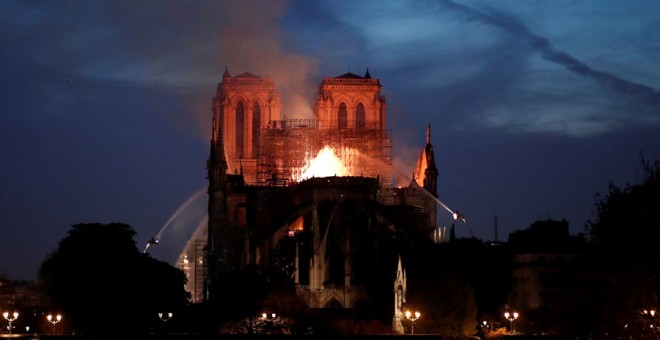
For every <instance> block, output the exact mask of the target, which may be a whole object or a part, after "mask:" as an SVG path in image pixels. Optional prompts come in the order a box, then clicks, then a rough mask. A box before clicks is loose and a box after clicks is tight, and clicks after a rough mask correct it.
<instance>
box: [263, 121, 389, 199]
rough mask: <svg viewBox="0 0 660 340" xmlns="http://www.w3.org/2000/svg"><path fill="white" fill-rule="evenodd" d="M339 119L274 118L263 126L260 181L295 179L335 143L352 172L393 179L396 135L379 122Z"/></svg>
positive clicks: (281, 182) (274, 182)
mask: <svg viewBox="0 0 660 340" xmlns="http://www.w3.org/2000/svg"><path fill="white" fill-rule="evenodd" d="M336 125H337V124H336V122H332V121H319V120H312V119H309V120H301V119H298V120H284V121H272V122H270V124H268V126H267V127H265V128H262V129H261V130H260V148H259V155H258V159H257V182H258V183H257V184H258V185H275V186H287V185H289V184H291V183H294V182H295V181H296V179H298V178H299V177H300V175H302V172H303V171H304V170H305V169H306V168H307V166H309V161H311V160H312V159H314V158H315V157H316V156H317V154H318V153H319V151H320V150H321V149H323V148H324V147H326V146H328V147H331V148H332V149H333V150H334V152H335V154H336V156H337V157H338V158H339V159H340V160H341V161H342V163H343V165H344V166H345V167H346V168H347V169H348V170H349V172H350V174H349V175H350V176H364V177H373V178H376V177H378V178H379V180H380V183H381V185H382V186H383V187H389V186H391V183H392V175H391V167H392V139H391V137H390V135H389V133H387V132H386V131H385V130H383V129H382V128H381V127H380V126H377V124H370V123H369V122H363V124H361V126H359V127H357V126H356V125H355V124H351V122H349V123H348V126H353V127H354V128H353V127H352V128H346V129H339V128H337V127H336Z"/></svg>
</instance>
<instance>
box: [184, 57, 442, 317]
mask: <svg viewBox="0 0 660 340" xmlns="http://www.w3.org/2000/svg"><path fill="white" fill-rule="evenodd" d="M381 89H382V85H381V83H380V80H379V79H376V78H372V77H371V75H370V73H369V71H368V70H367V71H366V73H365V74H364V75H363V76H360V75H356V74H353V73H350V72H349V73H346V74H343V75H341V76H338V77H333V78H325V79H323V81H322V82H321V84H320V85H319V89H318V97H317V99H316V101H315V104H314V107H313V112H314V118H313V119H293V118H287V117H289V116H294V113H286V112H281V111H280V110H281V101H280V94H279V93H278V91H277V88H276V87H275V83H274V81H273V80H272V79H269V78H266V77H259V76H257V75H254V74H251V73H248V72H245V73H241V74H238V75H236V76H232V75H231V74H230V72H229V70H225V72H224V74H223V76H222V81H221V82H220V83H219V84H218V87H217V92H216V95H215V98H214V99H213V107H212V113H213V120H212V137H211V145H210V156H209V159H208V162H207V170H208V181H209V185H208V229H207V232H206V239H202V240H198V241H197V243H193V244H197V245H196V246H195V247H192V249H188V250H186V253H185V256H186V258H188V257H190V258H195V259H197V260H196V261H192V262H188V261H187V260H186V264H188V267H187V272H186V273H187V274H188V275H189V285H190V289H189V290H192V291H191V292H192V295H193V300H197V301H201V300H208V301H212V300H214V299H219V298H220V295H222V294H224V293H223V292H222V291H221V289H220V288H219V287H220V286H221V283H222V282H223V280H226V278H228V277H230V276H231V275H232V274H233V273H238V272H240V271H242V270H245V269H246V268H260V270H263V271H265V272H277V273H281V274H282V275H283V276H285V277H287V278H288V279H289V280H290V281H291V286H292V287H294V288H295V294H296V295H297V296H298V297H299V298H301V299H302V300H303V301H304V302H305V303H306V304H307V306H308V307H309V308H320V309H323V308H343V309H350V308H355V307H356V306H359V305H360V304H362V303H368V301H369V300H370V298H372V291H371V290H373V287H377V286H378V285H385V286H387V287H390V288H389V289H390V292H391V284H392V280H395V279H396V280H398V281H397V282H398V283H395V290H396V289H397V287H398V289H399V290H401V287H402V285H403V287H404V288H403V289H405V283H402V281H401V280H402V279H403V278H402V277H401V275H402V274H401V260H400V258H399V263H398V266H399V269H398V272H397V256H398V254H397V253H396V247H395V246H392V244H393V243H392V241H391V240H392V239H395V238H396V237H398V236H397V235H402V234H411V235H420V236H421V237H425V238H427V239H431V240H433V241H435V242H442V241H443V240H444V238H445V233H444V230H442V229H441V228H438V226H437V225H436V224H437V222H436V201H435V198H436V197H437V176H438V170H437V168H436V164H435V158H434V153H433V147H432V145H431V133H430V126H429V127H428V128H427V130H426V140H425V142H426V143H425V144H422V143H420V151H419V156H418V161H417V164H416V167H415V170H414V171H413V173H412V177H413V178H412V180H411V181H410V183H409V184H408V185H406V186H403V187H394V186H393V184H392V181H393V180H392V178H393V176H392V173H393V169H392V142H391V136H390V133H389V132H388V130H387V128H386V108H387V105H386V100H385V96H384V95H382V94H381ZM420 139H421V141H424V139H423V138H420ZM191 265H192V266H194V267H195V268H192V267H191ZM379 268H383V270H385V271H387V273H386V274H384V275H382V276H384V277H389V279H388V280H387V282H375V280H376V278H378V277H379V275H380V274H378V273H376V272H375V271H376V270H379ZM184 271H185V270H184ZM397 294H399V295H398V296H399V299H400V298H401V292H400V291H399V293H397ZM390 296H391V295H390ZM396 303H397V302H395V304H396ZM398 303H399V304H400V303H401V301H399V302H398ZM397 315H398V316H397ZM400 316H401V314H400V313H398V314H397V313H396V312H395V317H396V318H398V319H397V320H395V323H396V322H398V323H399V324H400Z"/></svg>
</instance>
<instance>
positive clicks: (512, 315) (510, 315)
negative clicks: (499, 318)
mask: <svg viewBox="0 0 660 340" xmlns="http://www.w3.org/2000/svg"><path fill="white" fill-rule="evenodd" d="M518 316H519V314H518V312H513V313H509V312H506V313H504V317H505V318H506V319H507V320H509V322H510V323H511V333H513V332H514V329H513V321H514V320H515V319H517V318H518Z"/></svg>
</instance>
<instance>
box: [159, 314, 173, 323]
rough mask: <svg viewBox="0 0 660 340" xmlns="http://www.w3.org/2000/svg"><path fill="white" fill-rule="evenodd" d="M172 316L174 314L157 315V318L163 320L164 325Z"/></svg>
mask: <svg viewBox="0 0 660 340" xmlns="http://www.w3.org/2000/svg"><path fill="white" fill-rule="evenodd" d="M172 316H174V314H172V313H167V314H164V313H158V317H159V318H160V319H161V320H163V322H164V323H167V321H169V320H170V319H171V318H172Z"/></svg>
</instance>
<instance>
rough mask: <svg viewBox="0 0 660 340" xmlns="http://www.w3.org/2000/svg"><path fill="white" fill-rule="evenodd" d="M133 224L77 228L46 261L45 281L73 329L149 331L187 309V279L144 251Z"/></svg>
mask: <svg viewBox="0 0 660 340" xmlns="http://www.w3.org/2000/svg"><path fill="white" fill-rule="evenodd" d="M134 236H135V231H134V230H133V228H131V227H130V226H129V225H126V224H121V223H110V224H99V223H91V224H76V225H73V226H72V228H71V230H70V231H69V233H68V235H67V236H66V237H65V238H64V239H62V240H61V241H60V243H59V245H58V248H57V249H56V250H55V251H54V252H52V253H51V254H50V255H49V256H48V257H47V258H46V260H45V261H44V262H43V263H42V265H41V268H40V270H39V282H40V285H41V287H42V289H43V290H44V291H45V293H46V295H47V296H48V297H49V299H50V304H51V305H52V306H54V307H57V308H58V309H59V310H62V311H63V312H64V314H65V317H66V318H67V320H68V321H69V324H70V327H72V331H77V332H78V333H84V334H114V333H123V332H134V333H135V332H138V333H143V332H147V331H149V330H151V328H152V327H154V325H157V322H160V320H159V319H158V313H159V312H166V313H167V312H175V313H176V312H177V311H180V310H182V309H183V308H185V307H186V304H187V298H188V293H187V292H186V291H185V290H184V284H185V280H186V278H185V275H184V274H183V272H182V271H181V270H179V269H177V268H174V267H172V266H170V265H169V264H167V263H164V262H161V261H158V260H156V259H153V258H151V257H150V256H149V255H147V254H143V253H141V252H140V251H139V250H138V249H137V247H136V244H135V241H134V240H133V237H134Z"/></svg>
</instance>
